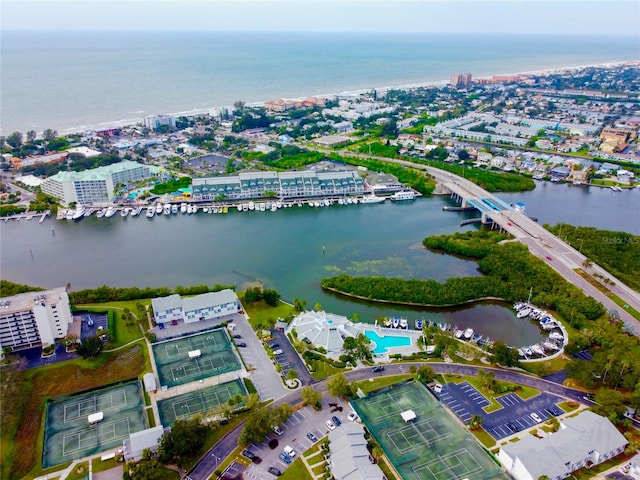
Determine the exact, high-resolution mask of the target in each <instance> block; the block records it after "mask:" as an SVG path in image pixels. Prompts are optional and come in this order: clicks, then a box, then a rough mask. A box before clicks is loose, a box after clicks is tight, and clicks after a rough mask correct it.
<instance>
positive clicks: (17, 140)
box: [5, 132, 22, 150]
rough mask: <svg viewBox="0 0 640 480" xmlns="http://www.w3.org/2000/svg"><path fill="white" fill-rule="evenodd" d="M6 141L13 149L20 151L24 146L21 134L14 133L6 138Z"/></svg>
mask: <svg viewBox="0 0 640 480" xmlns="http://www.w3.org/2000/svg"><path fill="white" fill-rule="evenodd" d="M5 141H6V142H7V145H9V146H10V147H11V148H13V149H14V150H18V149H19V148H20V147H21V146H22V134H21V133H20V132H13V133H12V134H10V135H9V136H7V138H5Z"/></svg>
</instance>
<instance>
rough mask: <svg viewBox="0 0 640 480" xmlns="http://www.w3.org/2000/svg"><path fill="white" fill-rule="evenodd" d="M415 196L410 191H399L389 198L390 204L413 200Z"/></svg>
mask: <svg viewBox="0 0 640 480" xmlns="http://www.w3.org/2000/svg"><path fill="white" fill-rule="evenodd" d="M415 199H416V194H415V192H413V191H412V190H400V191H399V192H396V193H394V194H393V195H391V197H389V200H391V201H392V202H402V201H407V200H415Z"/></svg>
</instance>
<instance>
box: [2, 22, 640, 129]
mask: <svg viewBox="0 0 640 480" xmlns="http://www.w3.org/2000/svg"><path fill="white" fill-rule="evenodd" d="M1 40H2V42H1V60H0V61H1V67H2V68H1V73H0V80H1V86H2V88H1V97H0V105H1V106H2V108H1V113H0V134H2V135H7V134H9V133H11V132H13V131H21V132H23V133H24V132H26V131H28V130H35V131H37V132H41V131H42V130H44V129H46V128H52V129H55V130H57V131H58V132H60V133H68V132H71V131H82V130H87V129H92V128H103V127H107V126H112V125H122V124H127V123H135V122H136V121H138V120H140V119H141V118H143V117H144V116H146V115H150V114H159V113H179V112H197V111H207V110H208V109H210V108H213V107H216V106H228V105H232V104H233V102H235V101H237V100H242V101H244V102H247V103H254V102H262V101H266V100H273V99H277V98H297V97H304V96H313V95H326V94H337V93H343V92H352V91H361V90H371V89H375V88H384V87H390V86H404V85H415V84H425V83H431V82H439V81H445V80H446V79H448V78H449V76H450V75H451V74H453V73H457V72H472V73H473V75H474V76H475V77H478V76H487V75H493V74H502V73H515V72H525V71H535V70H546V69H556V68H563V67H573V66H580V65H591V64H600V63H613V62H621V61H628V60H638V59H640V47H639V44H638V38H637V37H575V36H571V37H569V36H566V37H562V36H544V37H538V36H531V35H459V34H437V35H435V34H373V33H358V34H355V33H354V34H347V33H258V32H253V33H246V32H237V33H229V32H224V33H222V32H26V31H25V32H14V31H11V32H6V31H5V32H2V33H1Z"/></svg>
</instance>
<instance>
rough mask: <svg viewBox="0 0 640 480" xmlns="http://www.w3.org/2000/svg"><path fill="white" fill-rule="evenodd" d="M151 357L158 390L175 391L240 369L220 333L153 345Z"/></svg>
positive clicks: (229, 342)
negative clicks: (172, 388) (158, 381)
mask: <svg viewBox="0 0 640 480" xmlns="http://www.w3.org/2000/svg"><path fill="white" fill-rule="evenodd" d="M190 352H191V354H192V355H193V356H192V357H190V356H189V355H190ZM195 352H198V353H197V354H196V353H195ZM153 357H154V360H155V362H156V367H157V369H158V377H159V380H160V387H163V386H166V387H175V386H177V385H183V384H185V383H190V382H195V381H198V380H203V379H205V378H209V377H213V376H216V375H222V374H223V373H228V372H233V371H234V370H240V368H241V366H240V362H239V361H238V358H237V357H236V355H235V353H234V351H233V346H232V345H231V341H230V340H229V337H228V336H227V333H226V332H225V331H224V330H223V329H217V330H211V331H208V332H204V333H199V334H196V335H190V336H188V337H180V338H177V339H173V340H166V341H164V342H158V343H154V344H153Z"/></svg>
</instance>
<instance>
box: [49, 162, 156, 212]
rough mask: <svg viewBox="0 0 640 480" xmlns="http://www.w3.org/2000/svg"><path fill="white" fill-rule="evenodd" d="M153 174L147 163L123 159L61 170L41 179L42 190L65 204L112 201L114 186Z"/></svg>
mask: <svg viewBox="0 0 640 480" xmlns="http://www.w3.org/2000/svg"><path fill="white" fill-rule="evenodd" d="M150 176H151V170H150V169H149V167H148V166H147V165H142V164H140V163H137V162H131V161H123V162H119V163H113V164H111V165H107V166H105V167H98V168H94V169H91V170H85V171H83V172H59V173H56V174H55V175H53V176H51V177H49V178H47V179H46V180H45V181H44V182H42V184H41V186H40V188H41V189H42V192H43V193H46V194H48V195H51V196H52V197H55V198H57V199H59V200H60V203H62V204H63V205H65V206H68V205H69V204H70V203H72V202H75V203H79V204H89V203H104V202H112V201H113V199H114V198H115V187H116V185H118V184H127V183H129V182H134V181H136V180H142V179H145V178H149V177H150Z"/></svg>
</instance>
